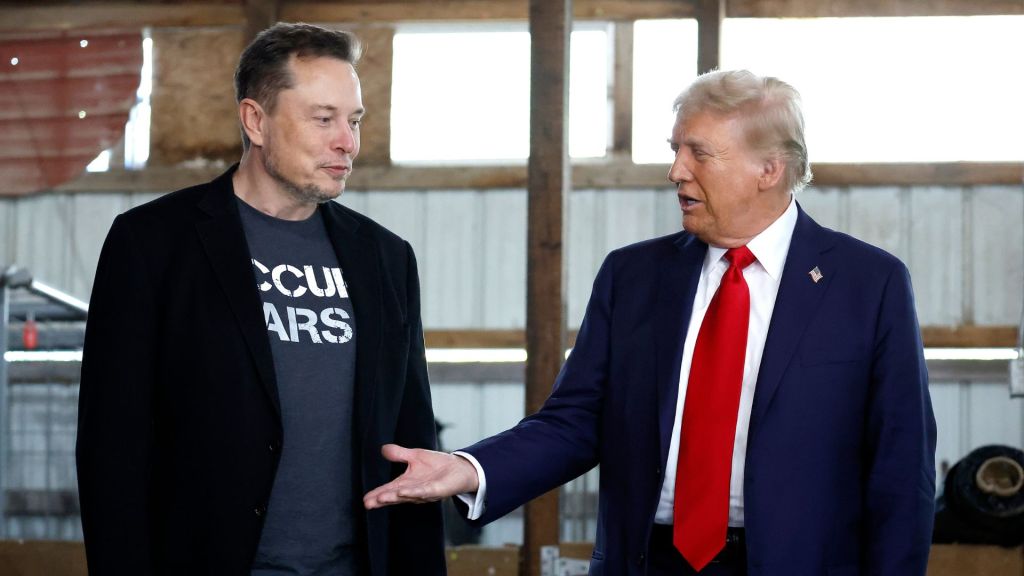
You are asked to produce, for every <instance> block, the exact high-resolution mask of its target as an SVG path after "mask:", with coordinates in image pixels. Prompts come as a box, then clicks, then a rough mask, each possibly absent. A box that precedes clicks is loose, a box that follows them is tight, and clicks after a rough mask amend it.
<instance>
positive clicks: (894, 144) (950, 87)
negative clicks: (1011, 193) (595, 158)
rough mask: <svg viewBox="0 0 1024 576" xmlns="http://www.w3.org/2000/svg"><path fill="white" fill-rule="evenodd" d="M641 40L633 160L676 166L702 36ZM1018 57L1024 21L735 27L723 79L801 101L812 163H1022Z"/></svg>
mask: <svg viewBox="0 0 1024 576" xmlns="http://www.w3.org/2000/svg"><path fill="white" fill-rule="evenodd" d="M634 30H635V32H634V36H635V43H634V48H633V51H634V77H633V86H634V95H633V101H634V119H633V129H634V132H633V159H634V161H636V162H638V163H659V162H660V163H669V162H670V161H671V157H670V154H669V151H668V147H667V146H666V145H665V138H666V137H668V135H669V131H670V130H671V127H672V123H673V121H674V117H673V116H672V112H671V107H672V101H673V100H674V99H675V97H676V96H677V95H678V93H679V92H680V91H681V90H682V89H683V88H684V87H685V86H686V84H687V83H689V82H690V81H691V80H692V79H693V78H694V76H695V75H696V62H697V56H696V46H697V26H696V23H695V22H694V21H692V20H690V21H686V20H675V21H654V20H650V21H639V22H637V23H636V25H635V28H634ZM1020 54H1024V16H970V17H927V18H924V17H922V18H807V19H767V18H749V19H748V18H737V19H727V20H726V21H725V23H724V24H723V29H722V68H724V69H735V68H747V69H749V70H752V71H753V72H755V73H757V74H760V75H764V76H776V77H778V78H781V79H782V80H785V81H786V82H789V83H790V84H792V85H793V86H794V87H795V88H796V89H797V90H799V91H800V93H801V94H802V96H803V110H804V118H805V120H806V123H807V133H806V136H807V146H808V149H809V152H810V156H811V161H812V162H957V161H978V162H983V161H988V162H997V161H1009V162H1015V161H1020V160H1024V107H1022V106H1021V105H1020V102H1022V101H1024V74H1021V73H1020V72H1019V71H1018V68H1019V67H1020V66H1019V65H1018V64H1019V63H1018V62H1017V60H1019V58H1018V57H1017V55H1020ZM667 62H670V63H671V67H669V66H668V65H666V63H667Z"/></svg>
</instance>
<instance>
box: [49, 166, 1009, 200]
mask: <svg viewBox="0 0 1024 576" xmlns="http://www.w3.org/2000/svg"><path fill="white" fill-rule="evenodd" d="M812 168H813V170H814V182H813V185H814V186H865V187H869V186H990V185H994V186H1020V185H1021V183H1022V182H1024V163H1018V162H953V163H935V164H814V165H813V166H812ZM222 171H223V168H182V167H178V168H174V167H167V166H150V167H148V168H146V169H145V170H138V171H134V170H133V171H128V170H113V171H110V172H96V173H85V174H82V175H81V176H80V177H79V178H78V179H76V180H73V181H71V182H68V183H66V184H62V185H61V186H59V187H57V188H56V191H57V192H67V193H91V192H103V193H109V192H170V191H172V190H177V189H179V188H185V187H187V186H192V185H194V184H198V183H200V182H205V181H208V180H211V179H213V178H215V177H216V176H217V175H218V174H220V173H221V172H222ZM666 174H668V165H667V164H633V163H631V162H621V161H610V162H600V163H585V164H583V163H581V164H577V165H575V166H573V167H572V181H573V185H574V188H577V189H583V188H587V189H599V190H600V189H611V190H629V189H640V190H650V189H652V188H653V189H658V188H665V189H666V190H668V189H669V188H670V186H669V184H668V180H667V178H666ZM509 188H526V167H525V166H509V165H497V166H460V167H457V168H453V167H452V166H387V165H363V164H360V163H358V162H357V164H356V169H355V171H354V172H353V174H352V177H351V178H350V179H349V181H348V185H347V187H346V189H347V190H349V191H352V192H365V191H374V192H387V191H391V190H400V191H408V190H489V189H506V190H507V189H509Z"/></svg>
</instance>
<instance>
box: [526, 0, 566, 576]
mask: <svg viewBox="0 0 1024 576" xmlns="http://www.w3.org/2000/svg"><path fill="white" fill-rule="evenodd" d="M571 29H572V0H530V38H531V42H530V45H531V60H530V74H531V76H530V161H529V173H528V176H527V181H528V184H527V185H528V192H529V194H528V203H529V208H528V221H527V255H528V260H527V265H526V276H527V289H526V309H527V310H526V333H527V338H526V352H527V360H526V413H527V414H533V413H534V412H536V411H537V410H539V409H540V407H541V405H542V404H543V403H544V400H546V399H547V397H548V396H549V395H550V393H551V386H552V384H553V383H554V380H555V377H556V376H557V375H558V371H559V369H560V368H561V366H562V362H563V361H564V359H565V336H566V334H565V285H566V279H565V264H564V261H563V257H562V253H563V249H564V246H565V226H564V224H565V218H566V215H565V211H566V203H567V200H568V193H569V190H570V189H571V187H572V186H571V182H570V178H571V172H570V166H569V154H568V140H569V138H568V132H569V131H568V124H569V110H568V108H569V36H570V31H571ZM558 532H559V519H558V490H557V489H556V490H552V491H551V492H548V493H547V494H545V495H543V496H541V497H540V498H537V499H536V500H534V501H532V502H530V503H529V504H527V505H526V513H525V522H524V534H523V562H524V567H525V571H524V574H527V575H528V576H540V569H541V565H540V548H541V546H552V545H557V544H558Z"/></svg>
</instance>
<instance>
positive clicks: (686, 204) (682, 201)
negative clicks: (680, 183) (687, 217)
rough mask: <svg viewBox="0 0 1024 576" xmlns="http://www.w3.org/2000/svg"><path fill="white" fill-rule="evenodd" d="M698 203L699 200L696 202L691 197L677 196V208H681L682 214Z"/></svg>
mask: <svg viewBox="0 0 1024 576" xmlns="http://www.w3.org/2000/svg"><path fill="white" fill-rule="evenodd" d="M700 203H701V201H700V200H697V199H696V198H694V197H692V196H686V195H685V194H684V195H681V196H679V207H680V208H682V209H683V211H684V212H685V211H687V210H689V209H690V208H693V207H694V206H696V205H697V204H700Z"/></svg>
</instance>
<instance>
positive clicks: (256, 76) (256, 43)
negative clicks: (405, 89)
mask: <svg viewBox="0 0 1024 576" xmlns="http://www.w3.org/2000/svg"><path fill="white" fill-rule="evenodd" d="M361 53H362V46H361V45H360V43H359V39H358V38H356V37H355V36H354V35H352V34H350V33H348V32H342V31H340V30H328V29H327V28H322V27H320V26H313V25H311V24H302V23H294V24H293V23H287V22H279V23H277V24H274V25H273V26H271V27H270V28H267V29H266V30H264V31H262V32H260V33H259V34H257V35H256V38H255V39H254V40H253V41H252V43H251V44H249V46H247V47H246V48H245V50H244V51H243V52H242V56H241V58H239V60H238V67H237V68H235V100H236V101H238V102H241V101H242V100H243V99H244V98H251V99H253V100H255V101H257V102H259V103H260V105H262V106H263V107H264V108H266V109H267V112H273V111H274V105H275V103H276V101H277V94H278V93H279V92H281V90H286V89H288V88H291V87H292V83H293V80H294V79H293V78H292V74H291V71H290V70H289V68H288V62H289V60H290V59H291V57H292V55H293V54H294V55H295V56H297V57H299V58H310V57H312V58H317V57H323V56H327V57H330V58H337V59H338V60H344V61H346V62H350V63H351V64H352V65H355V64H356V62H357V61H358V60H359V56H360V55H361ZM242 141H243V143H244V144H245V147H246V148H248V147H249V138H248V136H246V134H245V130H242Z"/></svg>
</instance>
